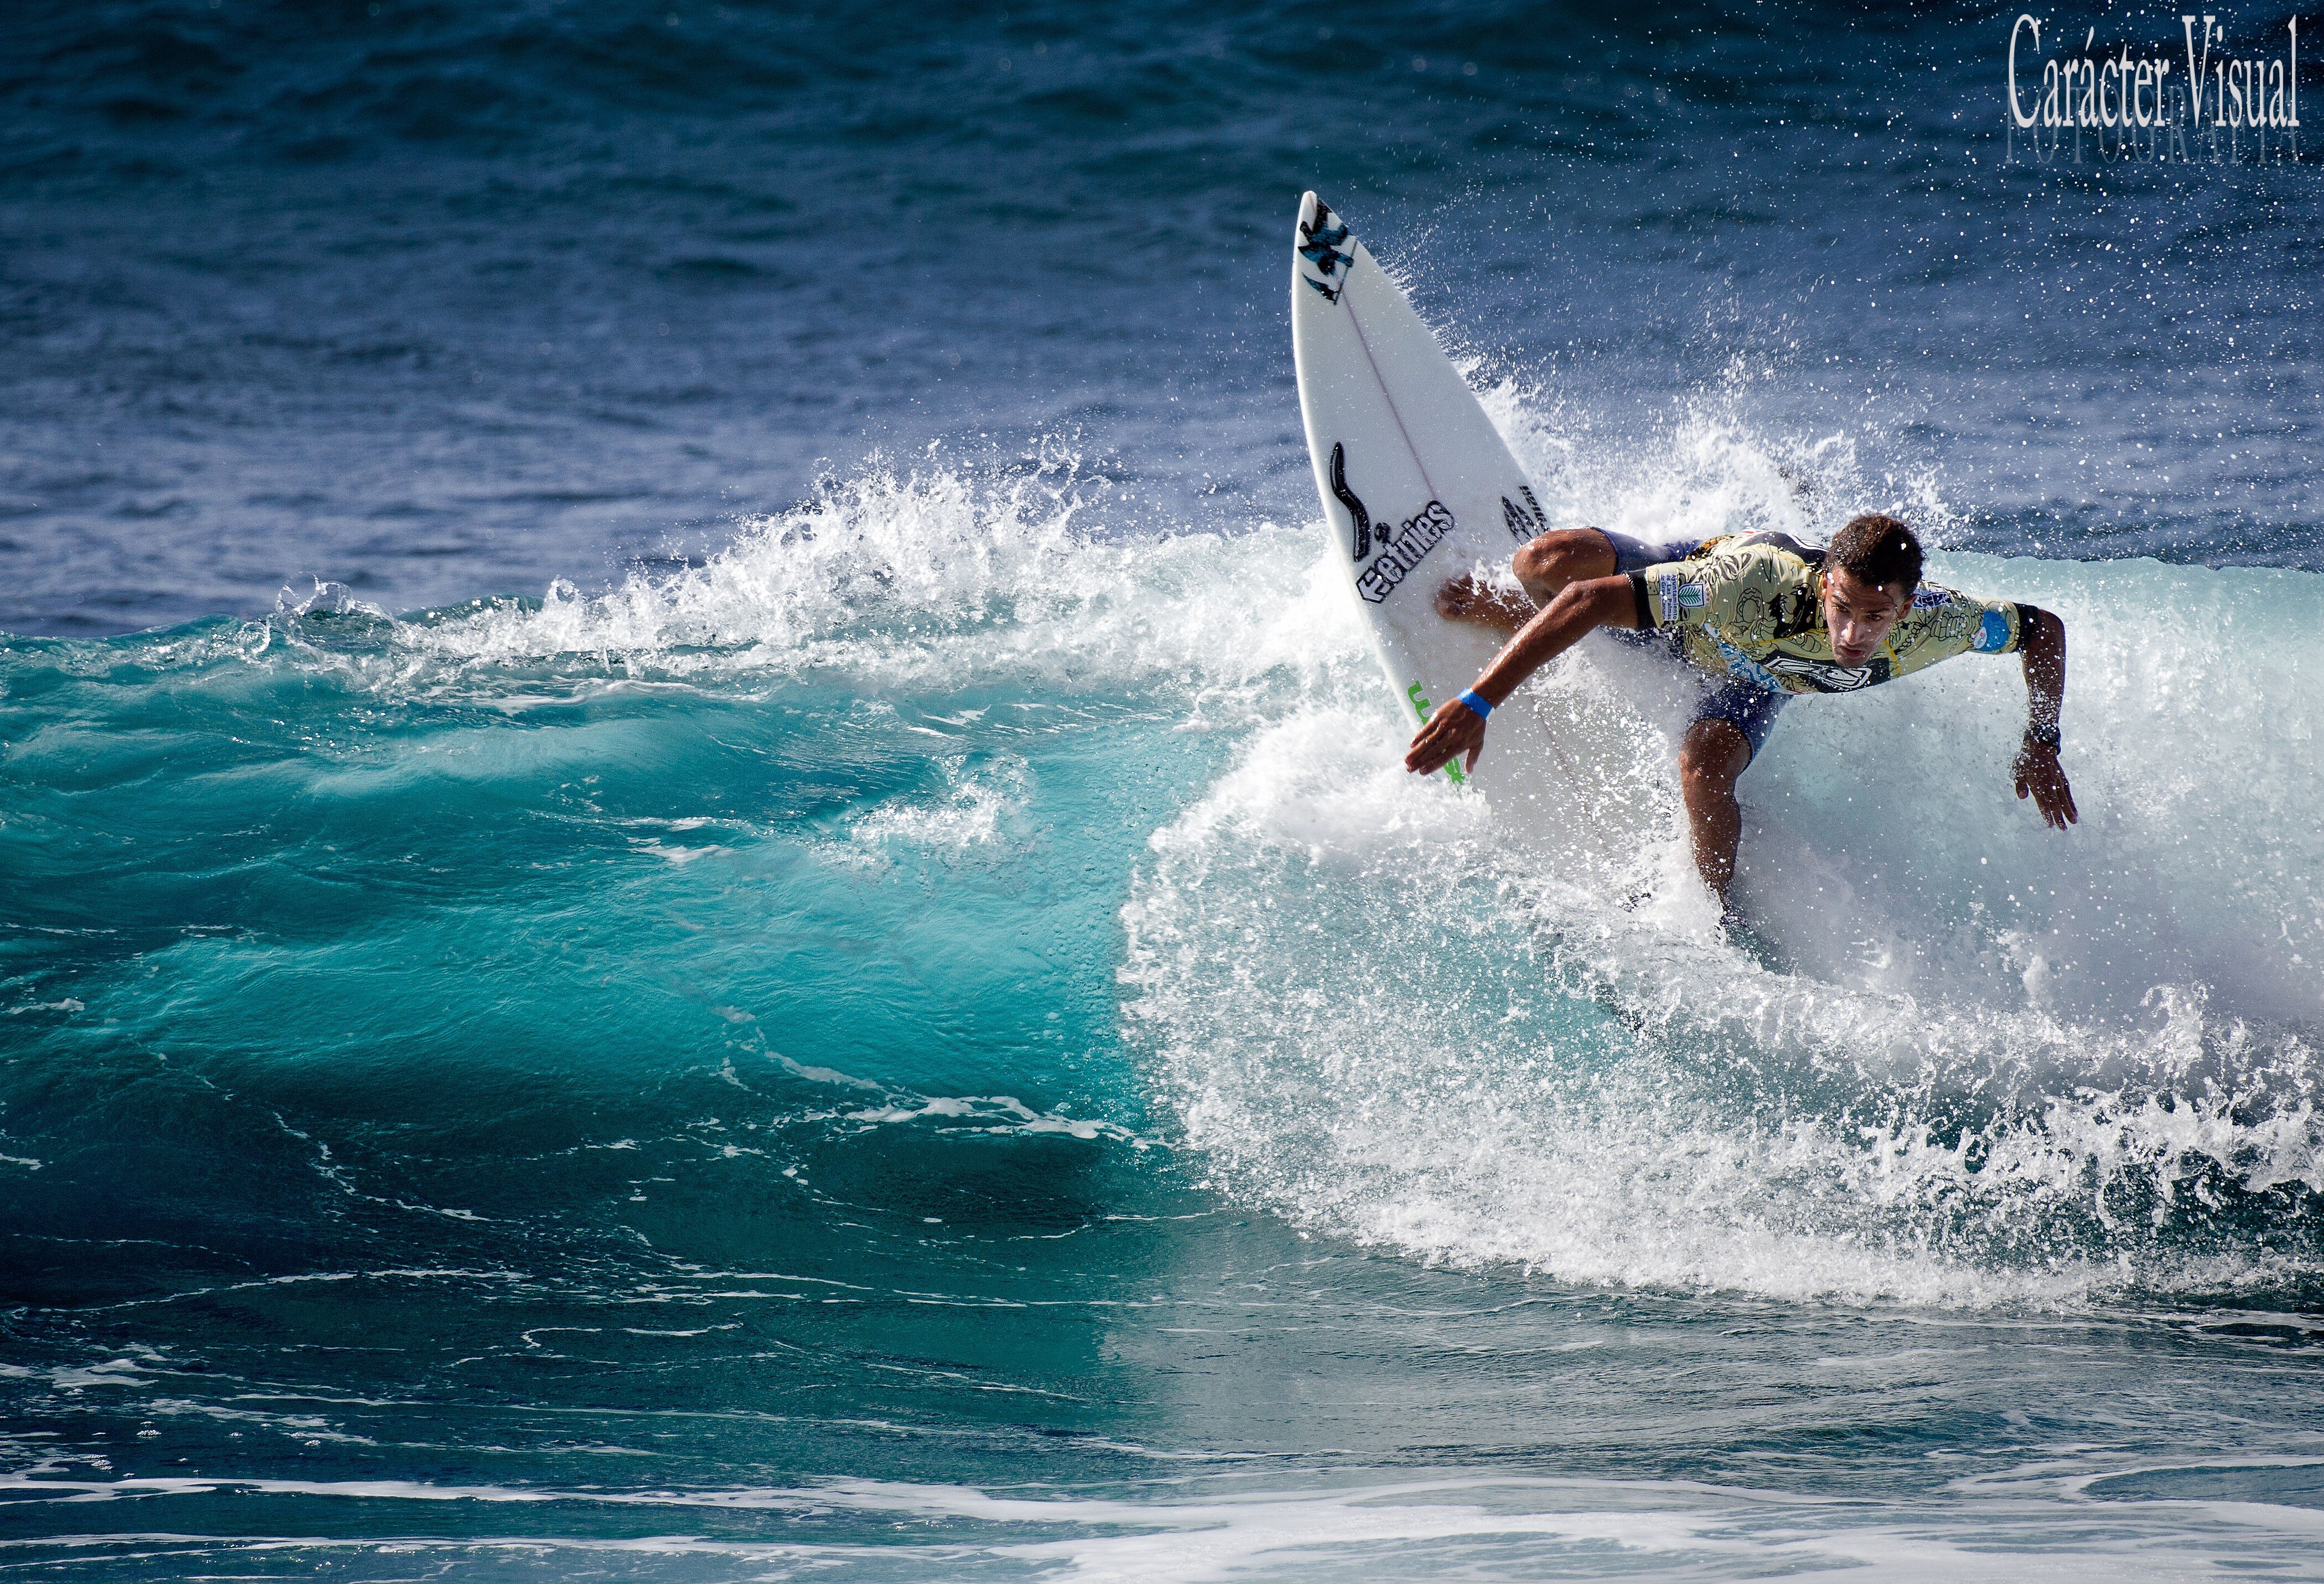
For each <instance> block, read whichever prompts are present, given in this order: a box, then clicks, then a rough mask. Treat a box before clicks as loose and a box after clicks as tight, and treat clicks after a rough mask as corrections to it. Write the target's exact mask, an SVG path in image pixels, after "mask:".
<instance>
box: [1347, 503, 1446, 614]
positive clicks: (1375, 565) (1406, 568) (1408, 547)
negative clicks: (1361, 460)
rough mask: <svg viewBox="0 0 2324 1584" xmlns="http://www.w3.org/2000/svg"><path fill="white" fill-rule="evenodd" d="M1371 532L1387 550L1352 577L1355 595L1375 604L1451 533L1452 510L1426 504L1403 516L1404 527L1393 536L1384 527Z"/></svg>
mask: <svg viewBox="0 0 2324 1584" xmlns="http://www.w3.org/2000/svg"><path fill="white" fill-rule="evenodd" d="M1375 532H1376V533H1378V534H1379V536H1380V537H1381V538H1382V539H1383V540H1384V541H1386V542H1387V544H1388V548H1387V549H1386V550H1383V551H1380V552H1379V554H1378V555H1376V556H1374V557H1373V558H1372V564H1371V565H1370V566H1369V567H1366V568H1365V569H1364V570H1362V571H1360V572H1359V573H1357V574H1356V592H1357V593H1359V594H1360V595H1362V596H1363V597H1364V600H1365V602H1366V603H1367V604H1370V605H1378V604H1379V602H1380V601H1381V600H1383V599H1386V598H1387V597H1388V596H1389V595H1391V594H1393V593H1395V592H1396V586H1397V584H1399V583H1401V582H1403V581H1404V579H1405V576H1406V573H1408V572H1410V571H1411V570H1412V569H1413V568H1415V567H1416V566H1418V565H1419V564H1420V562H1421V560H1422V558H1423V557H1425V556H1426V555H1427V554H1428V552H1429V551H1432V550H1434V549H1435V548H1436V547H1437V546H1438V545H1439V544H1442V543H1443V542H1444V536H1445V535H1446V534H1447V533H1452V508H1451V507H1450V506H1447V505H1445V504H1444V503H1443V501H1430V502H1429V503H1428V504H1427V505H1425V506H1423V507H1421V508H1420V510H1419V511H1417V512H1416V513H1414V514H1412V515H1411V516H1409V517H1406V519H1405V520H1404V525H1403V526H1402V527H1400V528H1397V530H1396V531H1395V532H1394V533H1390V532H1389V531H1388V529H1387V528H1385V527H1383V528H1379V529H1377V530H1375Z"/></svg>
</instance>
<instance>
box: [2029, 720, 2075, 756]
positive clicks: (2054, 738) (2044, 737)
mask: <svg viewBox="0 0 2324 1584" xmlns="http://www.w3.org/2000/svg"><path fill="white" fill-rule="evenodd" d="M2025 740H2026V741H2027V742H2029V743H2039V744H2041V745H2042V746H2043V747H2045V748H2048V749H2051V750H2052V751H2053V752H2054V751H2055V750H2056V749H2057V748H2058V746H2060V745H2061V744H2062V743H2063V742H2064V741H2065V740H2066V739H2065V736H2064V735H2063V734H2062V733H2061V732H2060V731H2059V730H2058V728H2057V727H2054V726H2032V725H2029V726H2027V727H2026V728H2025Z"/></svg>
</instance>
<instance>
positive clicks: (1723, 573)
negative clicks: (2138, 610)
mask: <svg viewBox="0 0 2324 1584" xmlns="http://www.w3.org/2000/svg"><path fill="white" fill-rule="evenodd" d="M1512 565H1513V569H1514V570H1515V571H1516V573H1517V581H1518V583H1519V584H1521V585H1522V586H1523V588H1524V589H1525V593H1526V597H1527V599H1528V600H1529V601H1530V608H1528V606H1527V604H1526V602H1525V601H1520V600H1519V599H1518V598H1517V597H1516V596H1514V595H1512V594H1508V593H1506V592H1504V591H1502V590H1499V589H1496V588H1490V587H1487V586H1482V585H1480V584H1478V583H1477V582H1476V581H1474V580H1473V579H1468V578H1459V579H1453V580H1452V581H1451V582H1449V583H1446V584H1445V585H1444V586H1443V588H1440V589H1439V590H1437V594H1436V608H1437V610H1438V612H1439V613H1440V614H1442V615H1443V616H1448V617H1450V618H1452V619H1453V620H1455V621H1468V622H1474V623H1477V624H1479V625H1482V626H1488V627H1492V628H1496V629H1498V630H1499V631H1503V632H1511V631H1513V632H1515V634H1516V636H1515V637H1513V638H1511V639H1510V640H1509V642H1508V644H1505V645H1503V646H1502V649H1501V652H1500V653H1499V654H1497V655H1495V656H1494V657H1493V662H1492V663H1491V664H1490V665H1489V666H1487V667H1486V668H1485V672H1484V674H1483V675H1481V676H1480V677H1479V678H1478V679H1477V681H1476V683H1475V685H1474V686H1472V687H1471V688H1470V689H1469V690H1467V691H1466V692H1464V693H1462V695H1461V697H1460V699H1458V701H1457V703H1454V704H1447V705H1445V706H1444V707H1443V709H1439V710H1437V711H1436V712H1435V714H1434V715H1433V716H1431V717H1430V718H1429V719H1428V721H1427V723H1426V724H1425V725H1424V726H1423V727H1421V728H1420V730H1419V732H1418V734H1417V735H1416V736H1414V737H1413V739H1412V746H1411V747H1410V748H1409V749H1408V750H1406V754H1405V756H1404V767H1405V768H1406V770H1410V771H1413V772H1416V773H1420V774H1426V773H1430V772H1432V771H1434V770H1436V769H1438V768H1440V767H1441V766H1443V764H1446V763H1448V762H1449V761H1451V760H1453V759H1456V758H1459V757H1461V756H1462V755H1467V762H1468V764H1469V765H1470V766H1471V767H1472V768H1473V767H1474V766H1475V764H1476V763H1477V755H1478V754H1479V753H1480V751H1481V750H1482V749H1483V747H1484V744H1485V718H1486V717H1488V716H1489V715H1490V714H1491V713H1492V712H1493V709H1494V707H1495V706H1497V705H1499V704H1500V703H1501V702H1502V701H1503V700H1504V699H1508V696H1509V695H1510V694H1511V693H1514V692H1516V691H1517V689H1518V688H1519V687H1521V686H1523V685H1524V682H1525V680H1526V678H1527V677H1529V676H1531V675H1533V673H1534V672H1536V671H1538V670H1540V669H1541V668H1542V667H1543V666H1544V665H1546V664H1547V663H1549V662H1550V661H1552V660H1554V659H1555V658H1556V657H1557V656H1558V655H1560V654H1563V653H1565V651H1566V650H1568V649H1570V648H1572V646H1573V645H1574V644H1577V643H1579V642H1580V641H1581V639H1582V635H1583V634H1585V633H1587V632H1589V631H1590V630H1591V628H1593V627H1615V628H1632V629H1638V630H1641V631H1645V632H1655V633H1660V634H1662V635H1664V636H1665V641H1666V642H1667V643H1668V644H1669V646H1670V648H1671V650H1672V652H1673V653H1674V654H1676V655H1678V656H1680V657H1682V658H1683V659H1685V660H1688V661H1691V662H1693V663H1694V664H1695V665H1696V666H1698V667H1700V668H1701V670H1703V671H1705V672H1709V673H1711V679H1713V680H1711V681H1709V683H1708V685H1707V687H1706V690H1705V691H1704V694H1703V696H1702V699H1701V703H1700V704H1699V705H1698V706H1697V708H1696V709H1695V711H1694V718H1693V720H1692V723H1691V724H1690V725H1689V726H1688V727H1687V730H1686V736H1685V737H1684V738H1683V740H1682V741H1681V743H1680V745H1679V751H1678V767H1679V784H1680V788H1681V790H1682V792H1683V796H1684V798H1685V800H1686V813H1687V820H1688V823H1689V825H1690V826H1691V827H1692V831H1693V836H1694V864H1695V867H1696V868H1698V869H1700V870H1701V872H1702V879H1703V883H1704V884H1705V885H1709V886H1710V887H1711V891H1712V892H1713V893H1714V894H1716V895H1717V896H1718V897H1719V900H1720V903H1721V904H1722V905H1723V904H1724V903H1726V901H1727V888H1728V885H1729V883H1730V882H1731V881H1732V880H1733V879H1734V877H1735V847H1736V843H1737V841H1738V839H1739V838H1741V836H1742V832H1743V814H1742V811H1741V810H1740V809H1738V807H1737V806H1736V803H1735V781H1736V778H1737V777H1738V776H1739V775H1741V774H1742V773H1743V772H1744V770H1745V769H1746V768H1747V767H1748V765H1749V764H1750V763H1751V759H1752V755H1755V754H1757V752H1758V750H1759V746H1760V745H1761V744H1763V743H1765V742H1766V739H1767V731H1768V728H1769V727H1772V726H1774V725H1775V715H1776V712H1777V711H1778V710H1780V709H1783V708H1784V705H1785V704H1787V703H1788V702H1790V700H1791V698H1792V696H1793V695H1794V694H1795V693H1852V692H1855V691H1857V690H1858V689H1862V688H1869V687H1875V686H1877V685H1878V684H1880V683H1882V682H1887V681H1895V679H1896V678H1898V677H1901V676H1907V675H1910V674H1911V673H1912V672H1916V671H1920V670H1922V669H1923V668H1924V667H1927V666H1931V665H1934V664H1935V663H1936V662H1938V661H1940V660H1950V659H1951V658H1952V657H1953V656H1954V655H1956V654H1966V653H1972V652H1973V653H1978V654H2008V653H2022V654H2023V655H2024V663H2025V693H2026V700H2027V705H2028V709H2027V719H2026V723H2025V737H2024V744H2023V745H2022V746H2020V747H2019V749H2018V751H2017V758H2016V762H2015V764H2014V765H2013V766H2012V773H2013V774H2014V775H2015V779H2016V786H2017V795H2018V797H2019V798H2021V799H2023V798H2025V797H2028V796H2030V797H2032V798H2033V804H2034V807H2036V808H2038V809H2039V810H2041V811H2042V818H2043V820H2044V821H2046V822H2047V823H2048V824H2050V825H2051V826H2052V827H2053V828H2054V829H2059V830H2063V829H2065V828H2066V827H2067V826H2068V825H2070V824H2072V823H2074V822H2075V821H2077V820H2080V818H2081V816H2080V813H2079V812H2078V811H2076V809H2075V808H2074V793H2073V789H2072V788H2071V787H2070V786H2068V785H2067V784H2066V773H2065V772H2064V771H2063V770H2062V769H2061V768H2059V765H2058V743H2059V734H2058V714H2059V709H2060V706H2061V704H2062V703H2063V702H2064V699H2065V691H2066V626H2065V624H2064V623H2063V622H2061V621H2060V620H2059V619H2058V618H2057V617H2056V616H2052V615H2051V614H2050V613H2049V612H2048V611H2046V610H2043V609H2041V608H2040V607H2036V606H2031V605H2016V604H2011V603H2007V602H1997V603H1987V601H1984V600H1979V599H1971V598H1969V597H1968V596H1967V595H1964V594H1957V593H1955V592H1954V591H1953V590H1951V589H1950V588H1939V587H1938V586H1936V585H1935V584H1933V583H1923V582H1922V581H1921V542H1920V541H1919V540H1918V539H1917V538H1915V537H1914V533H1913V531H1912V530H1911V529H1910V528H1908V527H1906V526H1905V525H1904V523H1900V522H1898V521H1897V520H1896V519H1895V518H1894V517H1886V516H1880V515H1877V514H1874V515H1867V516H1861V517H1858V518H1855V519H1853V520H1852V521H1850V522H1849V524H1848V525H1847V526H1846V527H1844V528H1842V529H1841V530H1840V533H1839V534H1838V535H1837V536H1835V537H1834V538H1833V540H1832V542H1831V544H1830V545H1829V546H1828V547H1825V548H1822V549H1818V548H1816V547H1814V546H1812V545H1806V544H1803V543H1801V542H1799V541H1797V540H1795V539H1793V538H1792V537H1790V536H1789V535H1788V534H1784V533H1736V534H1724V535H1720V536H1719V537H1717V538H1713V539H1710V540H1704V541H1699V542H1698V541H1693V540H1687V541H1681V542H1675V543H1671V544H1665V545H1649V544H1646V543H1644V542H1640V541H1638V540H1636V539H1632V538H1630V537H1628V535H1626V534H1620V533H1607V532H1606V531H1605V530H1603V529H1600V528H1565V529H1559V530H1555V531H1554V532H1552V533H1545V534H1543V535H1542V536H1541V537H1540V538H1538V539H1535V540H1534V541H1533V542H1531V543H1529V544H1527V545H1526V547H1525V548H1524V549H1522V550H1520V551H1517V557H1516V560H1515V561H1514V562H1513V563H1512Z"/></svg>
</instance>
